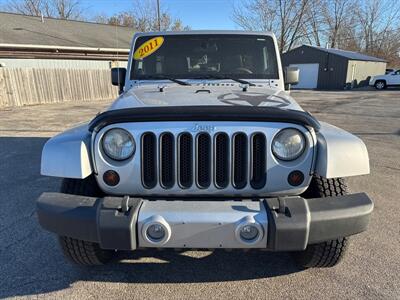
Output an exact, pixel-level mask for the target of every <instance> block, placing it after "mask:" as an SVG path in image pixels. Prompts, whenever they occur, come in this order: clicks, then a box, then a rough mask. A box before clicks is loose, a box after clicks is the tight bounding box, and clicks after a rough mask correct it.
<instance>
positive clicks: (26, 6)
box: [6, 0, 84, 20]
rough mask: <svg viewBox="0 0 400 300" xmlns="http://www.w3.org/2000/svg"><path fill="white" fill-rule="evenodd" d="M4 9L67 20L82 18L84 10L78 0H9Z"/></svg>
mask: <svg viewBox="0 0 400 300" xmlns="http://www.w3.org/2000/svg"><path fill="white" fill-rule="evenodd" d="M6 10H8V11H11V12H16V13H20V14H24V15H32V16H42V15H43V16H45V17H54V18H60V19H68V20H80V19H83V12H84V8H83V7H82V5H81V2H80V0H9V2H8V3H7V5H6Z"/></svg>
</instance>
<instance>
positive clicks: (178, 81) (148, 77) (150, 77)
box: [140, 75, 191, 85]
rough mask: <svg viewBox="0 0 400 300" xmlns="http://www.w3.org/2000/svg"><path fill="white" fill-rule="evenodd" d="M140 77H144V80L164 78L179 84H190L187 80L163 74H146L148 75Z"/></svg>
mask: <svg viewBox="0 0 400 300" xmlns="http://www.w3.org/2000/svg"><path fill="white" fill-rule="evenodd" d="M140 79H145V80H146V79H156V80H163V79H166V80H170V81H172V82H175V83H177V84H180V85H191V84H190V83H189V82H186V81H182V80H179V79H176V78H173V77H170V76H163V75H148V76H142V77H141V78H140Z"/></svg>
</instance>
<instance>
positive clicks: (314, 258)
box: [293, 176, 349, 268]
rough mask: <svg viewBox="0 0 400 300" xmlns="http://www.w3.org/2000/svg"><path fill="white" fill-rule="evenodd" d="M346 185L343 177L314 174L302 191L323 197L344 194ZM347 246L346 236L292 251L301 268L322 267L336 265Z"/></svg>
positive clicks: (311, 195)
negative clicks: (307, 186) (326, 176)
mask: <svg viewBox="0 0 400 300" xmlns="http://www.w3.org/2000/svg"><path fill="white" fill-rule="evenodd" d="M347 193H348V187H347V184H346V182H345V180H344V179H343V178H331V179H328V178H324V177H321V176H314V177H313V178H312V180H311V183H310V186H309V188H308V189H307V191H306V192H304V193H303V195H302V196H303V197H304V198H324V197H330V196H339V195H346V194H347ZM348 246H349V239H348V238H347V237H342V238H338V239H335V240H330V241H325V242H322V243H318V244H312V245H308V246H307V248H306V250H305V251H300V252H295V253H293V255H294V258H295V260H296V262H297V264H298V265H299V266H301V267H303V268H312V267H317V268H322V267H333V266H335V265H337V264H338V263H339V262H340V261H341V260H342V259H343V257H344V255H345V253H346V251H347V249H348Z"/></svg>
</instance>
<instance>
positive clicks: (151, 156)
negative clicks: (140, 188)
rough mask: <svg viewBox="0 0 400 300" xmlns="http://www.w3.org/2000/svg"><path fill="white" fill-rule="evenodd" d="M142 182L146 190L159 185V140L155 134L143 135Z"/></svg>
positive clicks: (147, 133)
mask: <svg viewBox="0 0 400 300" xmlns="http://www.w3.org/2000/svg"><path fill="white" fill-rule="evenodd" d="M141 150H142V151H141V153H142V163H141V165H142V167H141V169H142V170H141V173H142V181H143V185H144V187H145V188H148V189H151V188H154V187H155V186H156V185H157V140H156V136H155V134H154V133H151V132H146V133H144V134H143V135H142V149H141Z"/></svg>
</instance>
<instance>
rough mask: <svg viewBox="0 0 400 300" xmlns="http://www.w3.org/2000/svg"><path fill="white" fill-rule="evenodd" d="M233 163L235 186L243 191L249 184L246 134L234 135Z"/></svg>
mask: <svg viewBox="0 0 400 300" xmlns="http://www.w3.org/2000/svg"><path fill="white" fill-rule="evenodd" d="M232 144H233V145H232V146H233V148H232V162H233V182H232V184H233V186H234V187H235V188H237V189H243V188H244V187H245V186H246V184H247V165H248V163H247V159H248V149H247V136H246V134H244V133H235V134H234V135H233V143H232Z"/></svg>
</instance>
